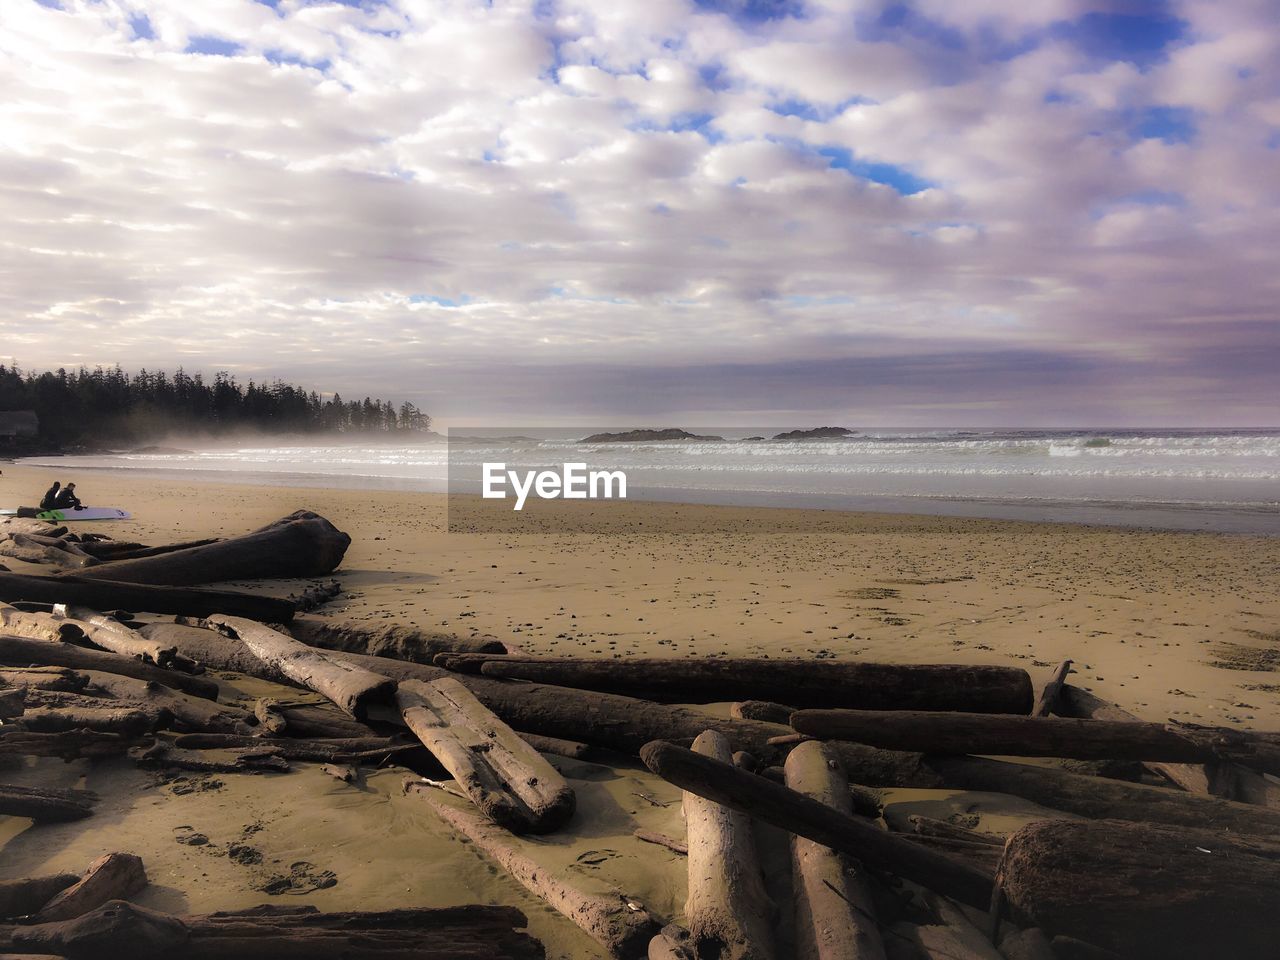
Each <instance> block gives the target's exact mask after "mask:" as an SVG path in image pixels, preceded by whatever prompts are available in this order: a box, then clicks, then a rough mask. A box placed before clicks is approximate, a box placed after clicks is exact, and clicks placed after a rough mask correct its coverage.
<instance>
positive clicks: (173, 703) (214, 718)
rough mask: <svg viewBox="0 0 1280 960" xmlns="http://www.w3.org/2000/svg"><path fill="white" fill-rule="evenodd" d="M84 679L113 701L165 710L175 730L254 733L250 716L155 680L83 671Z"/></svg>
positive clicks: (244, 711)
mask: <svg viewBox="0 0 1280 960" xmlns="http://www.w3.org/2000/svg"><path fill="white" fill-rule="evenodd" d="M85 676H87V677H88V678H89V681H90V684H91V685H90V687H89V688H88V689H89V691H92V692H95V693H97V692H101V693H103V694H105V695H107V696H109V697H112V698H113V699H115V700H123V701H126V702H128V703H134V704H138V705H146V706H150V707H152V708H154V709H158V710H167V711H168V712H169V713H170V714H172V716H173V720H174V727H175V728H176V729H179V730H198V731H201V732H205V733H250V732H252V730H253V719H254V718H253V716H252V715H251V714H250V713H249V712H248V711H246V710H243V709H241V708H240V707H236V706H233V705H231V704H229V703H218V702H217V701H216V700H206V699H205V698H203V697H193V696H191V695H189V694H186V693H183V692H181V691H179V690H174V689H173V688H171V687H166V686H165V685H164V684H161V683H156V682H155V681H154V680H138V679H136V678H134V677H122V676H119V675H118V674H113V673H102V672H101V671H98V670H89V671H86V672H85Z"/></svg>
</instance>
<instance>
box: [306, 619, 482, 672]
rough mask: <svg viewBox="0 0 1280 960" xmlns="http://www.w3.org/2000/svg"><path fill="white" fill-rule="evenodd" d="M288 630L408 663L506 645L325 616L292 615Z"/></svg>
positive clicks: (328, 645)
mask: <svg viewBox="0 0 1280 960" xmlns="http://www.w3.org/2000/svg"><path fill="white" fill-rule="evenodd" d="M289 633H291V634H292V635H293V636H294V637H295V638H297V639H298V640H301V641H302V642H303V643H305V644H306V645H307V646H309V647H320V648H321V649H324V650H343V651H346V652H348V653H364V654H368V655H370V656H375V657H391V658H393V659H396V660H406V661H408V662H410V663H431V662H432V658H433V657H434V656H435V655H436V654H438V653H441V652H445V651H456V652H467V653H505V652H506V646H505V645H504V644H503V643H502V642H501V641H499V640H496V639H494V638H493V637H463V636H458V635H456V634H446V633H428V632H426V631H423V630H419V629H418V628H417V627H410V626H404V625H402V624H384V625H381V626H372V625H369V624H364V623H359V622H357V621H354V620H331V619H329V618H326V617H312V616H295V617H294V618H293V622H292V623H290V624H289Z"/></svg>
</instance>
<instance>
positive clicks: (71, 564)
mask: <svg viewBox="0 0 1280 960" xmlns="http://www.w3.org/2000/svg"><path fill="white" fill-rule="evenodd" d="M0 557H12V558H13V559H14V560H22V561H23V562H25V563H51V564H53V565H54V566H57V567H61V568H62V569H64V570H83V569H84V568H86V567H92V566H96V565H97V563H98V560H97V559H96V558H94V557H91V556H89V555H88V554H87V553H85V552H84V551H83V550H79V549H77V547H76V545H75V544H71V543H64V542H62V541H59V540H56V539H54V538H52V537H42V536H32V535H30V534H25V533H10V534H9V536H8V537H7V539H4V540H0Z"/></svg>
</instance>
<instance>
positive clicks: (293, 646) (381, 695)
mask: <svg viewBox="0 0 1280 960" xmlns="http://www.w3.org/2000/svg"><path fill="white" fill-rule="evenodd" d="M205 622H206V623H207V624H208V626H209V627H211V628H212V629H215V630H217V631H218V632H220V633H223V634H226V635H227V636H229V637H232V638H234V639H236V640H239V641H240V642H241V643H243V644H244V645H245V647H247V648H248V649H249V651H250V652H251V653H252V654H253V655H254V656H256V657H257V658H258V659H260V660H262V661H263V662H264V663H266V664H267V665H268V666H270V667H271V668H273V669H274V670H276V671H278V672H279V673H280V674H281V675H282V676H284V677H287V678H288V679H290V680H292V681H293V682H294V683H296V684H299V685H300V686H303V687H306V688H307V689H309V690H314V691H315V692H316V693H319V694H321V695H322V696H325V697H328V698H329V699H330V700H331V701H333V702H334V703H335V704H337V705H338V706H339V707H341V708H342V710H344V711H345V712H346V713H348V714H350V715H351V716H353V717H355V718H357V719H363V718H364V717H365V716H366V715H367V714H368V708H369V706H370V705H371V704H374V703H378V702H382V701H386V700H389V699H390V698H391V694H392V692H393V691H394V689H395V683H394V682H393V681H392V680H390V679H389V678H387V677H384V676H382V675H381V674H377V673H373V672H372V671H370V670H366V669H365V668H364V667H359V666H355V665H353V664H351V663H348V662H345V661H343V660H339V659H336V658H334V657H330V656H326V655H325V654H324V653H321V652H320V651H318V650H315V649H314V648H312V647H308V646H307V645H306V644H304V643H301V642H299V641H297V640H295V639H293V638H292V637H289V636H286V635H285V634H283V633H278V632H277V631H275V630H272V629H271V628H270V627H264V626H263V625H262V624H260V623H255V622H254V621H252V620H246V619H244V618H242V617H225V616H214V617H209V618H207V620H206V621H205Z"/></svg>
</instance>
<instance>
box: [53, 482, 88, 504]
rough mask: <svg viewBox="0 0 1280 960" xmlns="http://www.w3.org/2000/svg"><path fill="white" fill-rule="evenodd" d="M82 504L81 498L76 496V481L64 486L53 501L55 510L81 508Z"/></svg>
mask: <svg viewBox="0 0 1280 960" xmlns="http://www.w3.org/2000/svg"><path fill="white" fill-rule="evenodd" d="M81 506H83V504H81V503H80V498H79V497H77V496H76V485H75V484H74V483H68V484H67V485H66V486H65V487H63V488H62V492H61V493H60V494H58V496H57V498H56V499H55V500H54V502H53V509H55V510H79V509H80V507H81Z"/></svg>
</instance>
